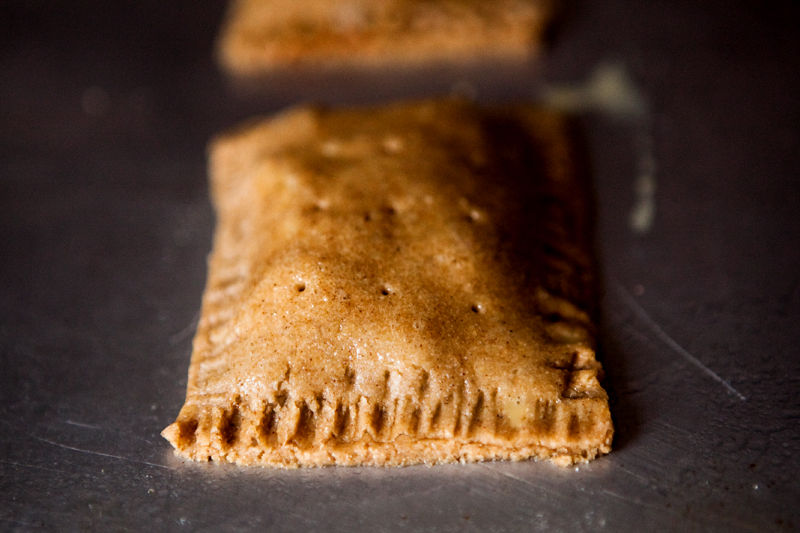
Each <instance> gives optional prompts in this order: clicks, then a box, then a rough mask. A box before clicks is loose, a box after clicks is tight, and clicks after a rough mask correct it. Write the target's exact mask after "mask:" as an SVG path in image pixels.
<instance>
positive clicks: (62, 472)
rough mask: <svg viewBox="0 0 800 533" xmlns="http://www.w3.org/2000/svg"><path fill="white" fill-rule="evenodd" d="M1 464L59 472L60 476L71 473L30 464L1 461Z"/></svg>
mask: <svg viewBox="0 0 800 533" xmlns="http://www.w3.org/2000/svg"><path fill="white" fill-rule="evenodd" d="M0 463H3V464H6V465H12V466H21V467H23V468H34V469H36V470H46V471H47V472H58V473H60V474H70V473H71V472H67V471H66V470H59V469H57V468H45V467H43V466H35V465H29V464H26V463H16V462H14V461H0Z"/></svg>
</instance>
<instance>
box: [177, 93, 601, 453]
mask: <svg viewBox="0 0 800 533" xmlns="http://www.w3.org/2000/svg"><path fill="white" fill-rule="evenodd" d="M567 139H568V136H567V134H566V126H565V123H564V121H563V120H562V119H561V118H560V117H558V116H556V115H553V114H550V113H546V112H542V111H538V110H535V109H533V108H529V107H517V108H505V109H494V110H486V109H480V108H476V107H475V106H473V105H471V104H468V103H465V102H461V101H433V102H421V103H414V104H398V105H393V106H389V107H385V108H380V109H366V110H349V111H327V110H320V109H311V108H300V109H295V110H291V111H289V112H286V113H284V114H282V115H280V116H277V117H275V118H273V119H271V120H269V121H266V122H262V123H259V124H255V125H252V126H248V127H246V128H244V129H242V130H240V131H237V132H235V133H232V134H229V135H227V136H225V137H222V138H220V139H218V140H217V141H216V142H215V143H214V145H213V148H212V152H211V176H212V189H213V197H214V202H215V205H216V207H217V212H218V217H219V218H218V228H217V234H216V239H215V245H214V252H213V254H212V256H211V260H210V274H209V282H208V288H207V291H206V294H205V297H204V301H203V314H202V318H201V322H200V326H199V328H198V332H197V336H196V338H195V342H194V353H193V355H192V365H191V368H190V378H189V388H188V393H187V399H186V406H185V407H184V409H183V411H182V412H181V416H180V417H179V420H178V423H177V425H175V428H174V429H173V430H172V431H171V433H170V430H169V429H168V430H167V433H168V435H167V436H168V438H170V440H171V441H172V442H173V443H174V444H175V445H176V447H178V449H179V450H183V452H184V453H185V454H188V455H189V456H192V457H212V458H215V459H219V460H232V461H236V462H239V463H241V464H279V465H293V464H335V463H340V464H358V463H369V464H407V463H413V462H436V461H449V460H464V459H481V458H496V457H501V458H502V457H513V458H522V457H530V456H536V457H550V458H556V459H557V460H558V461H561V462H567V463H569V462H572V461H575V460H585V459H587V458H591V457H594V456H595V455H596V454H597V453H598V452H606V451H608V446H609V444H610V438H611V431H612V429H611V425H610V418H609V416H608V406H607V401H606V395H605V392H604V391H603V389H602V388H601V387H600V385H599V383H598V381H597V372H598V371H599V368H600V367H599V364H598V363H597V362H596V361H595V358H594V337H593V335H594V327H593V325H592V320H591V314H592V305H593V301H594V297H595V294H594V278H593V276H594V264H593V261H592V257H591V253H590V251H591V250H590V240H589V236H590V235H589V233H590V215H591V209H590V205H589V199H588V195H587V192H586V187H585V183H582V182H581V180H580V172H579V171H578V169H577V167H576V164H575V161H576V159H575V157H574V155H575V154H574V153H573V150H572V148H571V145H570V144H569V143H568V142H567ZM214 409H216V410H217V411H214ZM212 411H214V412H216V413H217V414H216V415H212V414H211V413H212ZM204 413H205V414H204ZM265 413H266V414H265ZM215 416H216V417H217V418H214V417H215ZM203 417H205V418H203ZM203 420H206V422H202V421H203ZM214 420H217V422H214ZM237 420H238V421H237ZM259 420H260V421H259ZM204 423H205V424H206V425H207V426H208V425H209V424H211V425H210V426H208V427H209V428H212V429H207V430H202V427H203V424H204ZM198 424H199V426H200V429H198ZM214 424H217V426H214ZM213 427H217V430H216V431H217V433H218V434H219V435H223V436H224V435H228V434H230V433H234V434H236V435H238V436H237V437H235V438H234V437H231V440H230V443H231V444H230V449H227V448H225V446H226V444H225V442H226V441H224V438H223V437H219V438H220V439H223V440H222V441H220V442H221V444H218V445H214V444H213V442H214V439H213V438H212V437H208V439H210V440H208V444H207V445H205V447H198V446H199V445H198V444H197V442H199V441H197V438H199V437H197V438H196V437H194V436H193V435H195V433H197V432H202V431H206V432H210V433H209V435H210V434H213ZM258 428H261V429H258ZM259 431H260V432H261V433H259ZM242 435H248V437H247V438H245V437H243V436H242ZM202 438H206V437H202ZM226 438H227V437H226ZM192 439H195V440H194V441H193V440H192ZM248 439H249V440H248ZM201 440H202V439H201ZM242 440H246V441H247V442H248V443H249V444H248V445H250V446H251V447H250V448H247V447H246V446H245V447H244V448H243V447H242V446H243V445H241V442H240V441H242ZM203 442H205V441H203ZM419 443H424V444H425V446H423V448H424V449H423V448H420V446H421V445H420V444H419ZM209 446H210V447H209ZM215 446H216V447H215ZM476 447H477V448H476ZM389 449H391V453H390V452H388V451H387V450H389ZM198 450H200V451H198ZM248 450H249V451H248ZM381 450H382V451H381ZM381 453H383V454H384V455H380V454H381ZM248 454H249V455H248ZM376 454H378V455H376ZM386 454H388V455H386Z"/></svg>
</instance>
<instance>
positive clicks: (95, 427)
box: [64, 420, 103, 429]
mask: <svg viewBox="0 0 800 533" xmlns="http://www.w3.org/2000/svg"><path fill="white" fill-rule="evenodd" d="M64 423H65V424H69V425H70V426H78V427H79V428H88V429H103V428H101V427H100V426H93V425H91V424H83V423H81V422H75V421H74V420H64Z"/></svg>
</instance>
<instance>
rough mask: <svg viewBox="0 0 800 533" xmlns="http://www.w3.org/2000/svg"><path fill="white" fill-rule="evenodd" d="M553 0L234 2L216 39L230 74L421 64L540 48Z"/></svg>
mask: <svg viewBox="0 0 800 533" xmlns="http://www.w3.org/2000/svg"><path fill="white" fill-rule="evenodd" d="M551 11H552V10H551V0H492V1H488V2H487V1H481V0H232V3H231V5H230V8H229V13H228V17H227V20H226V22H225V24H224V26H223V29H222V33H221V36H220V40H219V43H218V52H219V58H220V61H221V63H222V64H223V66H225V67H226V68H227V69H228V70H229V71H230V72H232V73H234V74H237V75H243V76H252V75H256V74H260V73H264V72H268V71H271V70H274V69H275V68H276V67H286V66H293V65H306V66H312V67H321V66H342V65H356V66H367V65H369V66H380V65H391V66H397V65H420V64H426V63H432V62H442V61H465V60H468V61H470V60H475V59H481V58H507V59H522V58H526V57H530V56H531V55H533V54H534V53H535V52H536V49H537V47H538V43H539V41H540V36H541V34H542V33H543V30H544V27H545V23H546V22H547V21H548V19H549V18H550V13H551Z"/></svg>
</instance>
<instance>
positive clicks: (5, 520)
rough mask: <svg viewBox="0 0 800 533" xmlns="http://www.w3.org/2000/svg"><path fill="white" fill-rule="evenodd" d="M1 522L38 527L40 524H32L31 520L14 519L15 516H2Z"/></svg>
mask: <svg viewBox="0 0 800 533" xmlns="http://www.w3.org/2000/svg"><path fill="white" fill-rule="evenodd" d="M0 522H8V523H9V524H17V525H20V526H30V527H36V526H37V525H38V524H31V523H30V522H20V521H19V520H14V519H13V518H2V517H0Z"/></svg>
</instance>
